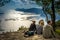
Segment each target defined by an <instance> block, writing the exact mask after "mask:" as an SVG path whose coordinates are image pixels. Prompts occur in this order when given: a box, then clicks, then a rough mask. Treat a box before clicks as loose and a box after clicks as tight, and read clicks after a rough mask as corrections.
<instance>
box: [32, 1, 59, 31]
mask: <svg viewBox="0 0 60 40" xmlns="http://www.w3.org/2000/svg"><path fill="white" fill-rule="evenodd" d="M33 1H35V2H36V3H37V4H38V5H40V4H39V3H40V2H42V5H43V6H42V7H43V8H44V9H43V11H45V12H46V14H47V13H48V14H49V15H50V16H51V20H52V22H53V24H52V26H53V29H54V31H55V13H56V12H55V11H56V9H58V8H57V5H56V3H57V4H59V5H60V1H59V2H57V1H56V0H33ZM55 2H56V3H55ZM55 6H56V7H55ZM58 10H60V9H58ZM58 10H57V11H58Z"/></svg>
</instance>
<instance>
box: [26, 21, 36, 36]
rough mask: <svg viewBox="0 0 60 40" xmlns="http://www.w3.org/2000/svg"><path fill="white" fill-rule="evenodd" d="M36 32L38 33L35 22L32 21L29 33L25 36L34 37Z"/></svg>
mask: <svg viewBox="0 0 60 40" xmlns="http://www.w3.org/2000/svg"><path fill="white" fill-rule="evenodd" d="M35 31H36V24H35V21H32V24H31V25H30V28H29V31H27V32H25V35H28V36H32V35H34V33H35Z"/></svg>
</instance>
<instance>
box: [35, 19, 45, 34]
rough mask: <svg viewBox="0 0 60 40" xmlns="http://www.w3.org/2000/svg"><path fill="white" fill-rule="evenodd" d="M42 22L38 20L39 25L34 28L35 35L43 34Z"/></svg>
mask: <svg viewBox="0 0 60 40" xmlns="http://www.w3.org/2000/svg"><path fill="white" fill-rule="evenodd" d="M43 26H44V21H43V20H40V21H39V24H38V25H37V26H36V31H37V34H42V32H43Z"/></svg>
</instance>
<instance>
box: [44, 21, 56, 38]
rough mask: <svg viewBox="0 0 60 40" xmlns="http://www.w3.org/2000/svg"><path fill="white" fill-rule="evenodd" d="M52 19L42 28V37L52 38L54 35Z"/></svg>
mask: <svg viewBox="0 0 60 40" xmlns="http://www.w3.org/2000/svg"><path fill="white" fill-rule="evenodd" d="M51 25H52V21H48V22H47V25H46V26H45V27H44V28H43V37H44V38H52V37H55V33H54V31H53V27H52V26H51Z"/></svg>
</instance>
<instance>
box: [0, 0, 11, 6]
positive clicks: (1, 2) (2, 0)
mask: <svg viewBox="0 0 60 40" xmlns="http://www.w3.org/2000/svg"><path fill="white" fill-rule="evenodd" d="M10 1H11V0H0V7H2V6H4V5H6V4H7V3H9V2H10Z"/></svg>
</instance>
